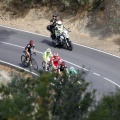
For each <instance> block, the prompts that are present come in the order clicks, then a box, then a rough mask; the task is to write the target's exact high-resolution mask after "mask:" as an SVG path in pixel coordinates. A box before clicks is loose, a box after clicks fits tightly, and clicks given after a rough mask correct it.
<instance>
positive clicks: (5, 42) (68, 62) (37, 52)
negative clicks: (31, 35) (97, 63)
mask: <svg viewBox="0 0 120 120" xmlns="http://www.w3.org/2000/svg"><path fill="white" fill-rule="evenodd" d="M0 43H3V44H7V45H11V46H15V47H19V48H25V47H22V46H19V45H15V44H11V43H7V42H2V41H0ZM36 52H37V53H40V54H42V53H43V52H39V51H36ZM64 61H66V62H68V63H69V64H71V65H74V66H76V67H78V68H82V69H83V70H85V71H89V70H87V69H85V68H83V67H81V66H78V65H76V64H74V63H71V62H69V61H67V60H64Z"/></svg>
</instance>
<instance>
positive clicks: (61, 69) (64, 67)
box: [58, 64, 67, 71]
mask: <svg viewBox="0 0 120 120" xmlns="http://www.w3.org/2000/svg"><path fill="white" fill-rule="evenodd" d="M66 68H67V66H66V65H65V66H62V65H61V64H60V65H59V66H58V69H60V71H64V70H66Z"/></svg>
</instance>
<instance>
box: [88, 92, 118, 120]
mask: <svg viewBox="0 0 120 120" xmlns="http://www.w3.org/2000/svg"><path fill="white" fill-rule="evenodd" d="M119 119H120V90H117V92H115V93H113V94H111V95H107V96H104V97H103V99H102V100H101V101H100V102H99V103H98V105H97V106H96V107H95V110H94V111H92V112H90V114H89V117H88V118H87V119H86V120H119Z"/></svg>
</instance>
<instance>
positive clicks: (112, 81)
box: [104, 77, 120, 88]
mask: <svg viewBox="0 0 120 120" xmlns="http://www.w3.org/2000/svg"><path fill="white" fill-rule="evenodd" d="M104 79H105V80H107V81H109V82H111V83H113V84H114V85H116V86H118V87H119V88H120V85H118V84H117V83H115V82H113V81H112V80H110V79H108V78H106V77H104Z"/></svg>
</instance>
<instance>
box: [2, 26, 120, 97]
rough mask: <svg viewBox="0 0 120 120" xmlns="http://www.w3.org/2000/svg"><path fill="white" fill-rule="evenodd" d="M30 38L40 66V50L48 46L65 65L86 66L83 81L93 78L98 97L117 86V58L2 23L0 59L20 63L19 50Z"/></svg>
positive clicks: (119, 67) (119, 80)
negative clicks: (62, 44) (61, 44)
mask: <svg viewBox="0 0 120 120" xmlns="http://www.w3.org/2000/svg"><path fill="white" fill-rule="evenodd" d="M31 39H32V40H34V41H35V46H36V50H37V55H36V56H35V59H36V61H37V63H38V65H39V69H41V68H42V65H41V63H42V54H41V53H42V52H44V51H45V50H46V49H47V48H48V47H49V48H51V50H52V52H53V53H54V52H58V53H59V55H60V56H61V58H62V59H63V60H65V61H66V63H67V66H68V68H69V67H70V66H74V67H75V68H76V69H81V67H82V66H84V68H85V70H87V76H86V81H89V82H92V84H91V86H90V87H92V88H95V89H97V98H99V97H100V96H101V95H102V94H107V93H109V92H113V91H115V89H116V87H120V73H119V70H120V58H118V57H114V56H112V55H109V54H105V53H103V52H99V51H96V50H93V49H89V48H86V47H83V46H80V45H76V44H74V45H73V51H68V50H65V49H63V48H54V47H53V46H52V43H51V39H50V38H49V37H45V36H40V35H37V34H32V33H27V32H23V31H19V30H15V29H10V28H6V27H2V26H1V27H0V60H2V61H6V62H9V63H12V64H15V65H17V66H21V59H20V57H21V55H22V54H23V53H22V51H23V50H24V47H25V46H26V45H27V44H28V42H29V40H31Z"/></svg>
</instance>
